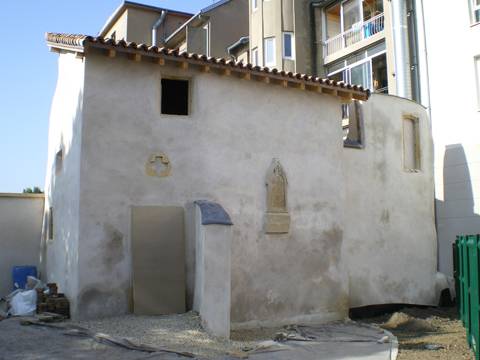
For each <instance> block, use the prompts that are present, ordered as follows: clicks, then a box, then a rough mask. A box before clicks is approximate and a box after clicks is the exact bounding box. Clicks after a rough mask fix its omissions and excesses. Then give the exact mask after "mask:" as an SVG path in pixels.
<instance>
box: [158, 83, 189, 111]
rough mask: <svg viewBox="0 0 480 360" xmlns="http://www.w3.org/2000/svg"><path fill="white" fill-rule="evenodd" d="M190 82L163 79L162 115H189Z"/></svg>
mask: <svg viewBox="0 0 480 360" xmlns="http://www.w3.org/2000/svg"><path fill="white" fill-rule="evenodd" d="M188 93H189V82H188V80H173V79H162V114H167V115H188V102H189V96H188Z"/></svg>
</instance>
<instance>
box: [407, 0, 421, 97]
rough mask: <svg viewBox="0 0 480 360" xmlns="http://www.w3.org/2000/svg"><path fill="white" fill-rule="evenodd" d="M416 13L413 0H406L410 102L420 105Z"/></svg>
mask: <svg viewBox="0 0 480 360" xmlns="http://www.w3.org/2000/svg"><path fill="white" fill-rule="evenodd" d="M416 21H417V12H416V7H415V3H414V1H413V0H407V23H408V41H409V44H410V46H409V48H410V76H411V79H412V100H415V101H416V102H418V103H419V104H420V103H421V92H420V74H419V69H418V66H419V59H418V41H417V38H418V30H417V22H416Z"/></svg>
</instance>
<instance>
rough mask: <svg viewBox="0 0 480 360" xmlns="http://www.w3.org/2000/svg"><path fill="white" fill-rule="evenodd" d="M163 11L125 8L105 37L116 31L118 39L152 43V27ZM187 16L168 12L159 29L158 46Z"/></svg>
mask: <svg viewBox="0 0 480 360" xmlns="http://www.w3.org/2000/svg"><path fill="white" fill-rule="evenodd" d="M160 16H161V12H159V11H152V10H147V9H139V8H135V7H129V8H127V9H125V11H124V12H123V14H122V15H121V16H120V17H119V19H118V20H117V21H116V22H115V23H114V24H113V25H112V27H111V28H110V29H109V30H108V31H107V33H106V35H105V37H107V38H108V37H111V35H112V33H113V32H116V39H117V40H121V39H124V40H126V41H133V42H136V43H137V44H148V45H151V44H152V27H153V25H154V24H155V23H156V22H157V20H158V19H159V18H160ZM187 20H188V17H187V16H183V15H180V14H174V13H167V16H166V18H165V20H164V23H163V24H162V25H161V26H160V27H159V28H158V29H157V41H158V44H156V45H157V46H161V45H162V42H163V40H164V39H166V38H167V37H168V36H169V35H170V34H172V33H173V32H174V31H175V30H176V29H177V28H179V27H180V26H181V25H182V24H183V23H184V22H185V21H187Z"/></svg>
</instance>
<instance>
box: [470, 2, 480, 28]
mask: <svg viewBox="0 0 480 360" xmlns="http://www.w3.org/2000/svg"><path fill="white" fill-rule="evenodd" d="M470 12H471V15H470V17H471V20H472V24H476V23H479V22H480V0H470Z"/></svg>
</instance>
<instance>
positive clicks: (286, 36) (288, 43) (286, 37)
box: [283, 32, 294, 60]
mask: <svg viewBox="0 0 480 360" xmlns="http://www.w3.org/2000/svg"><path fill="white" fill-rule="evenodd" d="M293 53H294V42H293V33H291V32H285V33H283V58H284V59H290V60H293V59H294V54H293Z"/></svg>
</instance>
